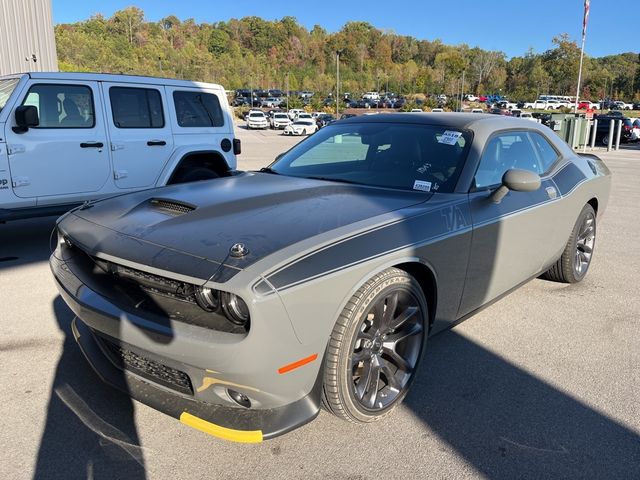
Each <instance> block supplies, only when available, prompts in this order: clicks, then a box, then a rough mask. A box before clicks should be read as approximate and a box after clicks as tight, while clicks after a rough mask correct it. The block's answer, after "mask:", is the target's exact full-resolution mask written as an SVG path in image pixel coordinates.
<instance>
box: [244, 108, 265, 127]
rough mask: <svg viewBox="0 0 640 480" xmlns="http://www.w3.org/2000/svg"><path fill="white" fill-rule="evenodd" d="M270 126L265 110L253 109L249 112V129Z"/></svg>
mask: <svg viewBox="0 0 640 480" xmlns="http://www.w3.org/2000/svg"><path fill="white" fill-rule="evenodd" d="M268 126H269V122H268V121H267V116H266V115H265V114H264V112H260V111H251V112H249V115H247V128H248V129H249V130H251V129H252V128H263V129H266V128H267V127H268Z"/></svg>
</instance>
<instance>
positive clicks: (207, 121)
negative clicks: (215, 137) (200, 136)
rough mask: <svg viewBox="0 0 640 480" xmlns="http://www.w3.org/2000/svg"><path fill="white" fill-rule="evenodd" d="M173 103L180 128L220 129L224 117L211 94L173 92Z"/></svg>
mask: <svg viewBox="0 0 640 480" xmlns="http://www.w3.org/2000/svg"><path fill="white" fill-rule="evenodd" d="M173 103H175V106H176V117H177V118H178V125H179V126H181V127H222V126H223V125H224V115H223V114H222V108H220V101H219V100H218V97H217V96H216V95H214V94H212V93H203V92H187V91H180V90H175V91H174V92H173Z"/></svg>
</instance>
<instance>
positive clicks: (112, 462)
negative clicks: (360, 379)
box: [0, 128, 640, 480]
mask: <svg viewBox="0 0 640 480" xmlns="http://www.w3.org/2000/svg"><path fill="white" fill-rule="evenodd" d="M238 136H239V137H240V138H241V139H242V142H243V154H242V155H241V157H240V161H239V167H240V168H242V169H256V168H260V167H262V166H265V165H267V164H268V163H270V161H271V160H273V158H274V157H275V156H276V155H277V154H278V153H280V152H282V151H284V150H286V149H288V148H289V147H290V146H292V145H293V144H295V143H296V142H297V141H298V140H299V138H289V137H283V136H281V135H280V132H273V131H246V130H244V129H243V128H239V129H238ZM596 153H600V154H601V155H602V158H604V159H605V161H606V162H607V164H608V165H609V167H610V168H611V170H612V171H613V173H614V177H613V190H612V194H611V200H610V204H609V207H608V210H607V212H606V214H605V216H604V217H602V218H601V220H600V222H599V224H598V239H597V247H596V253H595V257H594V260H593V264H592V265H591V270H590V272H589V275H588V276H587V278H586V279H585V281H584V282H582V283H581V284H577V285H572V286H567V285H559V284H554V283H550V282H546V281H543V280H534V281H532V282H530V283H529V284H527V285H525V286H524V287H523V288H521V289H520V290H518V291H516V292H515V293H513V294H511V295H510V296H508V297H506V298H505V299H503V300H501V301H500V302H498V303H496V304H494V305H493V306H491V307H490V308H488V309H486V310H485V311H483V312H482V313H480V314H478V315H476V316H474V317H472V318H471V319H469V320H467V321H466V322H464V323H462V324H460V325H459V326H457V327H455V328H454V329H453V330H450V331H447V332H444V333H442V334H439V335H437V336H436V337H434V338H432V339H430V342H429V346H428V351H427V354H426V358H425V361H424V363H423V364H422V369H421V371H420V372H419V374H418V378H417V380H416V383H415V384H414V387H413V390H412V391H411V393H410V394H409V396H408V397H407V399H406V401H405V403H404V404H403V405H402V406H401V407H400V408H399V409H398V410H397V411H396V412H395V413H394V414H393V415H392V416H391V417H390V418H387V419H386V420H384V421H383V422H379V423H377V424H372V425H367V426H356V425H352V424H348V423H345V422H342V421H339V420H338V419H336V418H334V417H332V416H331V415H329V414H327V413H326V412H321V413H320V416H319V417H318V418H317V419H316V420H315V421H314V422H312V423H310V424H308V425H306V426H304V427H303V428H301V429H298V430H296V431H294V432H292V433H290V434H288V435H286V436H283V437H278V438H276V439H274V440H271V441H268V442H265V443H262V444H255V445H243V444H234V443H228V442H224V441H221V440H218V439H216V438H213V437H210V436H207V435H206V434H204V433H201V432H199V431H196V430H192V429H190V428H189V427H186V426H184V425H182V424H180V423H179V422H178V421H176V420H174V419H173V418H170V417H168V416H165V415H163V414H161V413H159V412H157V411H155V410H153V409H151V408H149V407H147V406H145V405H143V404H140V403H137V402H132V401H131V400H130V399H129V398H127V397H125V396H123V395H121V394H119V393H117V392H116V391H114V390H112V389H111V388H109V387H107V386H105V385H103V384H102V383H101V382H100V381H99V380H98V378H97V377H96V376H95V374H94V373H93V371H92V370H91V369H90V367H89V366H88V364H87V363H86V362H85V361H84V358H83V357H82V355H81V353H80V351H79V349H78V348H77V346H76V345H75V342H74V341H73V338H72V336H71V334H70V321H71V318H72V315H71V313H70V311H69V310H68V309H67V307H66V306H65V304H64V302H63V301H62V300H61V299H60V297H59V296H58V295H57V291H56V288H55V286H54V283H53V279H52V277H51V274H50V272H49V267H48V264H47V259H48V256H49V234H50V232H51V229H52V227H53V225H54V219H53V218H47V219H38V220H29V221H21V222H14V223H9V224H6V225H0V322H1V326H2V332H3V333H2V335H1V336H0V365H1V369H0V399H1V400H2V401H1V402H0V451H2V460H1V461H0V478H2V479H24V478H32V477H34V476H35V477H36V478H46V479H50V478H61V479H71V478H127V479H138V478H154V479H155V478H158V479H160V478H167V479H175V478H208V479H226V478H234V479H243V478H265V479H269V478H277V479H280V480H281V479H289V478H296V479H297V478H301V479H302V478H304V479H325V478H327V479H351V480H364V479H377V478H447V479H453V478H456V479H458V478H491V479H513V478H598V479H602V478H621V479H622V478H629V479H631V478H640V369H639V368H638V365H640V334H639V332H640V295H639V294H638V292H639V285H640V255H638V254H637V251H636V249H637V244H638V238H640V222H639V221H638V214H639V213H640V207H639V206H638V205H640V188H638V185H639V184H640V146H638V145H636V146H631V147H623V149H621V150H620V151H619V152H611V153H608V154H607V153H603V152H602V151H599V152H596Z"/></svg>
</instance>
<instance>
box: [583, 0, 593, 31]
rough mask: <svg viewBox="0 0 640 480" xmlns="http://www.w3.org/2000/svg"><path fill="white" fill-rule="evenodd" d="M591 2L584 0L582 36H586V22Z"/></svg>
mask: <svg viewBox="0 0 640 480" xmlns="http://www.w3.org/2000/svg"><path fill="white" fill-rule="evenodd" d="M590 3H591V0H584V19H583V20H582V36H583V37H584V36H585V35H586V34H587V22H588V21H589V4H590Z"/></svg>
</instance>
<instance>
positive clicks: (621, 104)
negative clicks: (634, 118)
mask: <svg viewBox="0 0 640 480" xmlns="http://www.w3.org/2000/svg"><path fill="white" fill-rule="evenodd" d="M613 103H614V104H615V106H616V107H617V108H618V110H633V104H632V103H625V102H623V101H621V100H618V101H616V102H613Z"/></svg>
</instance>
